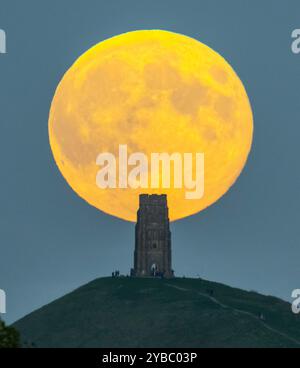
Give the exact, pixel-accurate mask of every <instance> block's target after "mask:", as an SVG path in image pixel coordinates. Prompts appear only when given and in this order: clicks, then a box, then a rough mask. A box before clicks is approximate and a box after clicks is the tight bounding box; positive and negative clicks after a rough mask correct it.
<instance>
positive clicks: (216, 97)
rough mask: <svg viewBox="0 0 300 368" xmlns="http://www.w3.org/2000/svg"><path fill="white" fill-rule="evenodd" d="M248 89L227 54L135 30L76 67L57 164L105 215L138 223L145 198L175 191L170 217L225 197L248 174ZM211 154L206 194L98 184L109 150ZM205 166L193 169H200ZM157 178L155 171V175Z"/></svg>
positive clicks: (58, 128)
mask: <svg viewBox="0 0 300 368" xmlns="http://www.w3.org/2000/svg"><path fill="white" fill-rule="evenodd" d="M252 134H253V119H252V111H251V107H250V103H249V99H248V96H247V93H246V91H245V89H244V86H243V84H242V82H241V80H240V79H239V77H238V76H237V74H236V73H235V72H234V70H233V69H232V68H231V66H230V65H229V64H228V63H227V61H226V60H225V59H224V58H223V57H222V56H220V55H219V54H218V53H217V52H215V51H213V50H212V49H211V48H209V47H208V46H206V45H204V44H203V43H201V42H199V41H197V40H195V39H192V38H190V37H187V36H184V35H181V34H176V33H172V32H168V31H161V30H149V31H148V30H143V31H135V32H129V33H125V34H121V35H118V36H115V37H113V38H110V39H107V40H105V41H103V42H100V43H99V44H97V45H95V46H94V47H92V48H91V49H89V50H88V51H87V52H85V53H84V54H83V55H82V56H80V57H79V58H78V60H77V61H76V62H75V63H74V64H73V65H72V66H71V67H70V69H69V70H68V71H67V72H66V74H65V75H64V76H63V78H62V80H61V82H60V83H59V85H58V87H57V89H56V92H55V95H54V98H53V101H52V104H51V109H50V116H49V139H50V145H51V149H52V152H53V156H54V159H55V162H56V164H57V166H58V168H59V170H60V171H61V173H62V175H63V176H64V178H65V179H66V181H67V182H68V184H69V185H70V186H71V187H72V188H73V190H74V191H75V192H76V193H77V194H78V195H79V196H80V197H81V198H83V199H84V200H85V201H87V202H88V203H89V204H91V205H92V206H94V207H96V208H98V209H100V210H101V211H103V212H105V213H107V214H110V215H113V216H116V217H119V218H122V219H124V220H128V221H136V211H137V209H138V201H139V194H141V193H148V194H167V197H168V206H169V216H170V220H171V221H174V220H178V219H181V218H184V217H187V216H190V215H193V214H195V213H197V212H199V211H202V210H203V209H205V208H206V207H208V206H209V205H211V204H213V203H214V202H216V201H217V200H218V199H219V198H220V197H221V196H222V195H223V194H225V193H226V192H227V191H228V189H229V188H230V187H231V186H232V185H233V183H234V182H235V181H236V179H237V178H238V176H239V174H240V173H241V171H242V169H243V167H244V165H245V163H246V160H247V157H248V154H249V151H250V148H251V143H252ZM119 145H127V147H128V154H129V155H130V153H134V152H142V153H144V154H146V155H147V156H148V157H150V155H151V153H153V152H157V153H163V152H167V153H169V154H172V153H175V152H176V153H181V154H182V155H183V154H184V153H193V154H196V153H199V152H201V153H203V154H204V162H205V166H204V195H203V196H202V198H200V199H186V198H185V191H186V189H185V188H184V187H183V188H174V187H172V186H171V187H170V188H163V187H159V188H151V187H149V189H143V188H135V189H132V188H130V187H128V188H106V189H100V188H99V187H98V186H97V185H96V176H97V172H98V171H99V166H98V165H97V164H96V159H97V156H98V155H99V153H102V152H110V153H112V154H114V155H115V157H116V158H117V157H118V154H119ZM195 170H196V169H195V165H194V168H193V174H194V175H195V174H196V173H195ZM149 175H150V174H149Z"/></svg>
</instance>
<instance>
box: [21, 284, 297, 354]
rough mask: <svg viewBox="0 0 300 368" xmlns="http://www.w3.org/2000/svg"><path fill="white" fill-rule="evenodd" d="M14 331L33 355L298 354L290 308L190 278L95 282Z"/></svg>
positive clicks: (42, 310) (32, 316)
mask: <svg viewBox="0 0 300 368" xmlns="http://www.w3.org/2000/svg"><path fill="white" fill-rule="evenodd" d="M14 327H16V328H17V329H18V330H19V331H20V333H21V336H22V339H23V342H24V341H26V342H27V343H28V342H30V343H32V342H33V343H34V344H35V345H36V346H37V347H110V348H112V347H180V348H183V347H189V348H192V347H300V318H299V316H296V315H294V314H293V313H292V312H291V307H290V304H289V303H287V302H284V301H282V300H280V299H278V298H275V297H271V296H264V295H260V294H258V293H256V292H247V291H243V290H240V289H236V288H231V287H229V286H225V285H222V284H219V283H214V282H209V281H206V280H202V279H189V278H174V279H156V278H128V277H118V278H99V279H96V280H94V281H92V282H90V283H88V284H86V285H84V286H82V287H80V288H78V289H76V290H75V291H73V292H71V293H69V294H67V295H65V296H64V297H62V298H59V299H57V300H55V301H53V302H52V303H50V304H48V305H46V306H44V307H42V308H40V309H38V310H36V311H35V312H33V313H31V314H29V315H27V316H26V317H24V318H22V319H20V320H19V321H17V322H16V323H15V324H14Z"/></svg>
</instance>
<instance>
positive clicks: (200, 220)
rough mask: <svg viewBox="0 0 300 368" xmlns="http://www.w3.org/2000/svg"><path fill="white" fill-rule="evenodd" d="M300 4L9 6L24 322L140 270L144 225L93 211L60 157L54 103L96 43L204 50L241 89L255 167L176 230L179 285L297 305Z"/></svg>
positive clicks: (13, 278) (5, 124) (16, 237)
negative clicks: (137, 233) (54, 138)
mask: <svg viewBox="0 0 300 368" xmlns="http://www.w3.org/2000/svg"><path fill="white" fill-rule="evenodd" d="M299 13H300V2H299V1H298V0H294V1H293V0H290V1H289V2H283V1H281V2H279V1H271V0H269V1H258V0H257V1H253V0H252V1H248V0H244V1H240V0H228V1H221V0H219V1H216V0H209V1H208V0H207V1H201V0H194V1H192V0H187V1H178V0H162V1H151V2H150V1H143V0H128V1H122V0H119V1H116V0H110V1H100V0H97V1H96V0H90V1H75V0H72V1H71V0H69V1H66V0H65V1H61V0H60V1H58V0H52V1H39V0H36V1H33V0H27V1H22V2H21V1H16V0H6V1H5V0H0V28H2V29H4V30H5V31H6V34H7V51H8V54H6V55H0V114H1V115H0V124H1V135H0V155H1V156H0V158H1V181H0V186H1V191H0V234H1V238H0V288H2V289H4V290H5V291H6V293H7V311H8V313H7V315H6V316H5V318H6V319H7V321H9V322H11V321H13V320H15V319H17V318H19V317H21V316H23V315H25V314H27V313H28V312H31V311H32V310H34V309H36V308H37V307H39V306H41V305H43V304H45V303H48V302H50V301H51V300H53V299H55V298H57V297H59V296H62V295H63V294H65V293H66V292H68V291H71V290H72V289H74V288H76V287H78V286H80V285H82V284H84V283H86V282H87V281H90V280H92V279H94V278H96V277H99V276H104V275H110V274H111V271H112V270H113V269H115V268H118V269H120V271H121V272H123V273H127V272H128V271H129V269H130V267H131V266H132V262H133V245H134V225H133V224H131V223H127V222H124V221H122V220H118V219H116V218H113V217H110V216H108V215H105V214H103V213H101V212H100V211H98V210H96V209H95V208H93V207H91V206H89V205H88V204H87V203H85V202H84V201H83V200H82V199H80V198H79V197H78V196H77V195H76V194H75V193H74V192H73V191H72V190H71V189H70V188H69V187H68V185H67V183H66V182H65V181H64V179H63V178H62V176H61V174H60V173H59V171H58V169H57V168H56V166H55V164H54V161H53V158H52V154H51V152H50V148H49V144H48V132H47V123H48V121H47V120H48V112H49V106H50V102H51V99H52V97H53V93H54V90H55V88H56V86H57V84H58V82H59V80H60V79H61V77H62V75H63V74H64V72H65V71H66V70H67V69H68V68H69V66H70V65H71V64H72V63H73V62H74V60H75V59H76V58H77V57H78V56H79V55H81V54H82V53H83V52H84V51H86V50H87V49H88V48H90V47H91V46H92V45H94V44H95V43H98V42H100V41H102V40H104V39H106V38H108V37H111V36H113V35H116V34H119V33H123V32H127V31H131V30H137V29H155V28H156V29H157V28H158V29H165V30H170V31H175V32H179V33H183V34H185V35H188V36H191V37H194V38H196V39H198V40H200V41H201V42H203V43H205V44H207V45H208V46H210V47H212V48H213V49H214V50H216V51H217V52H219V53H220V54H221V55H223V56H224V57H225V58H226V59H227V60H228V62H229V63H230V64H231V65H232V66H233V68H234V69H235V70H236V72H237V73H238V75H239V76H240V78H241V79H242V81H243V83H244V85H245V87H246V90H247V92H248V95H249V97H250V100H251V104H252V108H253V113H254V127H255V132H254V141H253V146H252V151H251V154H250V156H249V160H248V163H247V165H246V167H245V169H244V171H243V173H242V175H241V176H240V178H239V179H238V181H237V182H236V184H235V185H234V186H233V187H232V189H231V190H230V191H229V192H228V193H227V194H226V195H225V196H224V197H223V198H222V199H221V200H219V201H218V202H217V203H216V204H215V205H213V206H211V207H210V208H208V209H207V210H205V211H203V212H201V213H199V214H198V215H195V216H192V217H190V218H187V219H184V220H180V221H178V222H176V223H174V224H172V233H173V266H174V269H175V271H176V273H177V275H186V276H193V277H194V276H196V275H197V274H199V275H200V276H201V277H203V278H207V279H210V280H215V281H220V282H223V283H226V284H229V285H232V286H237V287H240V288H243V289H252V290H253V289H254V290H257V291H259V292H262V293H265V294H273V295H277V296H279V297H282V298H285V299H288V300H289V298H290V294H291V291H292V290H293V289H295V288H299V287H300V247H299V238H300V230H299V229H300V225H299V209H300V196H299V191H300V186H299V184H300V171H299V153H300V144H299V136H300V126H299V116H300V111H299V110H300V100H299V88H300V55H294V54H292V52H291V32H292V30H293V29H295V28H300V20H299Z"/></svg>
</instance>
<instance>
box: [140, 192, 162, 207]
mask: <svg viewBox="0 0 300 368" xmlns="http://www.w3.org/2000/svg"><path fill="white" fill-rule="evenodd" d="M145 204H146V205H147V204H148V205H156V204H161V205H163V204H167V195H166V194H140V206H142V205H145Z"/></svg>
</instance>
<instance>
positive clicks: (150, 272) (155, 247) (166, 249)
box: [134, 194, 173, 277]
mask: <svg viewBox="0 0 300 368" xmlns="http://www.w3.org/2000/svg"><path fill="white" fill-rule="evenodd" d="M171 261H172V259H171V232H170V224H169V215H168V206H167V196H166V195H155V194H153V195H148V194H142V195H140V204H139V210H138V213H137V223H136V226H135V252H134V274H135V275H136V276H154V275H155V276H157V275H162V274H163V275H164V276H165V277H172V275H173V272H172V265H171Z"/></svg>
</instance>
